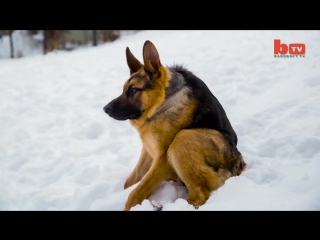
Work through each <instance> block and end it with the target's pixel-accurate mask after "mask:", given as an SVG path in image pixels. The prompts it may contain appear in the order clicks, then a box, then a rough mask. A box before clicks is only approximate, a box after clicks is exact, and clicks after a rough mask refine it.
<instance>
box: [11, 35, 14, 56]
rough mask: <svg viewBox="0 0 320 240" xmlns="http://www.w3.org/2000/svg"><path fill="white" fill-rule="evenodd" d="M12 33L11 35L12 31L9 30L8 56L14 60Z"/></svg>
mask: <svg viewBox="0 0 320 240" xmlns="http://www.w3.org/2000/svg"><path fill="white" fill-rule="evenodd" d="M12 33H13V30H10V56H11V58H14V54H13V52H14V49H13V39H12Z"/></svg>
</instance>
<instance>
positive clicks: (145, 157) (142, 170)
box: [124, 148, 152, 189]
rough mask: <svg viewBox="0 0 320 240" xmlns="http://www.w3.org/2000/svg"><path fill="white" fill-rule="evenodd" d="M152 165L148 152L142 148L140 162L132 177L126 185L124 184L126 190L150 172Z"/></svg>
mask: <svg viewBox="0 0 320 240" xmlns="http://www.w3.org/2000/svg"><path fill="white" fill-rule="evenodd" d="M151 164H152V158H151V157H150V155H149V154H148V153H147V151H146V150H145V149H144V148H142V150H141V154H140V158H139V161H138V163H137V165H136V167H135V168H134V169H133V171H132V173H131V174H130V176H129V177H128V178H127V180H126V183H125V184H124V189H126V188H128V187H131V186H132V185H133V184H136V183H137V182H139V181H140V180H141V179H142V178H143V176H144V175H145V174H146V173H147V172H148V170H149V168H150V166H151Z"/></svg>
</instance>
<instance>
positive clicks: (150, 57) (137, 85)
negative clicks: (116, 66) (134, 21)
mask: <svg viewBox="0 0 320 240" xmlns="http://www.w3.org/2000/svg"><path fill="white" fill-rule="evenodd" d="M126 57H127V64H128V67H129V69H130V78H129V79H128V80H127V81H126V82H125V84H124V87H123V92H122V94H121V95H120V96H119V97H117V98H115V99H113V100H112V101H111V102H110V103H108V104H107V105H106V106H105V107H104V108H103V110H104V111H105V112H106V113H107V114H108V115H109V116H110V117H112V118H114V119H116V120H127V119H130V120H140V119H146V118H150V117H151V116H152V115H153V114H154V112H155V110H156V109H157V107H158V106H160V105H161V104H162V102H163V101H164V99H165V87H166V86H167V84H168V79H169V71H168V69H167V68H166V67H164V66H162V64H161V62H160V58H159V54H158V51H157V49H156V48H155V46H154V45H153V43H152V42H150V41H146V42H145V43H144V45H143V64H142V63H141V62H140V61H139V60H138V59H137V58H136V57H135V56H134V55H133V54H132V53H131V52H130V50H129V48H128V47H127V49H126Z"/></svg>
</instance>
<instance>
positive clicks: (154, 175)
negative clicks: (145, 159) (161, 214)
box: [124, 154, 173, 211]
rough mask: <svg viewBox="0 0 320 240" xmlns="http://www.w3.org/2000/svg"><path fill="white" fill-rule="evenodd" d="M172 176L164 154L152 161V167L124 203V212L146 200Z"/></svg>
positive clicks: (171, 169)
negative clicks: (160, 184)
mask: <svg viewBox="0 0 320 240" xmlns="http://www.w3.org/2000/svg"><path fill="white" fill-rule="evenodd" d="M172 174H173V168H172V167H171V166H170V164H169V162H168V161H167V157H166V155H165V154H163V155H161V156H160V157H157V158H155V159H154V160H153V162H152V165H151V167H150V169H149V171H148V172H147V174H146V175H145V176H144V177H143V178H142V180H141V182H140V183H139V184H138V186H137V187H136V188H135V189H134V190H132V192H131V193H130V194H129V197H128V200H127V202H126V205H125V208H124V210H125V211H128V210H130V208H132V207H134V206H135V205H137V204H141V203H142V201H143V200H144V199H146V198H148V197H149V196H150V195H151V194H152V192H153V190H154V189H155V188H156V187H157V186H158V184H159V183H160V182H161V181H162V180H164V179H166V178H167V177H169V176H170V175H172Z"/></svg>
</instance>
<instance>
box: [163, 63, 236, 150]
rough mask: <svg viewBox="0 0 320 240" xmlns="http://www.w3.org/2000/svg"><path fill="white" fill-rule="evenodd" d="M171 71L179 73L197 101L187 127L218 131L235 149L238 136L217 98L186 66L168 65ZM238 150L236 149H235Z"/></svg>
mask: <svg viewBox="0 0 320 240" xmlns="http://www.w3.org/2000/svg"><path fill="white" fill-rule="evenodd" d="M169 69H170V71H171V72H172V73H179V74H181V75H182V76H183V78H184V84H185V86H187V87H189V88H190V89H191V92H192V93H191V96H190V97H191V98H192V99H195V100H196V102H197V107H196V109H197V110H196V113H195V117H194V122H193V123H192V125H191V126H190V127H189V128H209V129H215V130H217V131H219V132H220V133H221V134H222V135H223V136H224V137H225V139H226V140H227V142H228V143H229V144H230V146H231V147H232V148H234V149H236V146H237V142H238V138H237V135H236V133H235V131H234V130H233V128H232V126H231V123H230V121H229V119H228V117H227V115H226V113H225V111H224V109H223V107H222V105H221V104H220V102H219V101H218V99H217V98H216V97H215V96H214V95H213V94H212V93H211V91H210V90H209V88H208V87H207V85H206V84H205V83H204V82H203V81H202V80H201V79H199V78H198V77H197V76H195V75H194V74H193V73H192V72H190V71H188V70H187V69H186V68H184V67H182V66H179V65H175V66H173V67H169ZM237 152H238V151H237Z"/></svg>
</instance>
